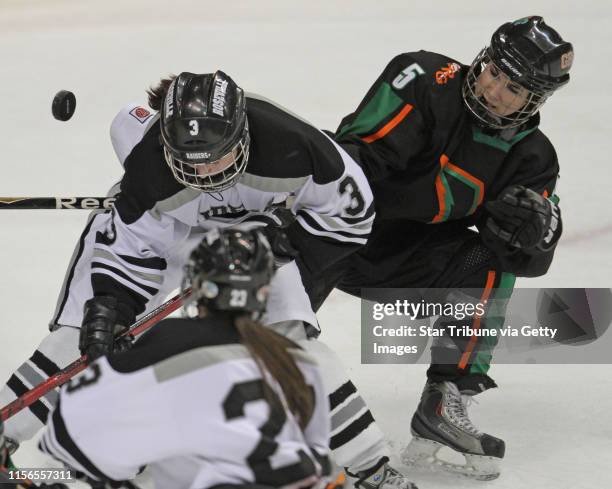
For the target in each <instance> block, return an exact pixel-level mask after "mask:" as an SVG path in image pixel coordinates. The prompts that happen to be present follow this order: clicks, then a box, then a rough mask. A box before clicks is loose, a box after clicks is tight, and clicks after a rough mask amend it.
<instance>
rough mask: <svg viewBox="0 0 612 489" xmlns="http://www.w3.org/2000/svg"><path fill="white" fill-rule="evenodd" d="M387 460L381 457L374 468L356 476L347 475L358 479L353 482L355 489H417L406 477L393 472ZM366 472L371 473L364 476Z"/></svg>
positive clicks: (395, 471)
mask: <svg viewBox="0 0 612 489" xmlns="http://www.w3.org/2000/svg"><path fill="white" fill-rule="evenodd" d="M388 460H389V459H388V458H387V457H383V458H382V459H381V460H380V461H379V462H378V463H377V464H376V466H374V468H372V469H370V470H369V471H366V473H363V472H360V473H358V474H351V472H349V471H348V470H347V473H348V474H349V475H351V476H353V477H359V480H358V481H357V482H355V487H356V488H357V489H418V488H417V486H416V485H415V484H414V483H412V482H410V481H409V480H408V479H407V478H406V476H404V475H403V474H402V473H400V472H398V471H397V470H395V469H394V468H393V467H391V466H390V465H389V464H388ZM367 472H371V473H370V474H369V475H366V474H367Z"/></svg>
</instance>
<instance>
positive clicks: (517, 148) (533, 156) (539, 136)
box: [511, 129, 559, 168]
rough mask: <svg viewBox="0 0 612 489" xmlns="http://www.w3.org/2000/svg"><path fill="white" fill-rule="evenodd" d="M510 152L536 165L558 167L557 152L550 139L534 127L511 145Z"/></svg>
mask: <svg viewBox="0 0 612 489" xmlns="http://www.w3.org/2000/svg"><path fill="white" fill-rule="evenodd" d="M511 153H512V154H513V155H514V156H518V157H521V158H523V159H527V160H529V161H530V165H532V166H537V167H540V168H542V167H544V168H545V167H551V168H553V167H554V168H558V166H559V164H558V160H557V152H556V151H555V147H554V146H553V144H552V143H551V141H550V139H548V137H547V136H546V135H545V134H544V133H543V132H542V131H541V130H540V129H535V130H534V131H533V132H531V133H530V134H528V135H527V136H526V137H524V138H523V139H521V140H520V141H519V142H518V143H517V144H515V145H514V146H513V147H512V150H511Z"/></svg>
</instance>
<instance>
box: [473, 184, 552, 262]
mask: <svg viewBox="0 0 612 489" xmlns="http://www.w3.org/2000/svg"><path fill="white" fill-rule="evenodd" d="M485 207H486V209H487V211H488V212H489V214H490V217H489V218H488V219H487V222H486V227H487V231H488V232H490V233H492V234H493V235H494V236H496V237H497V238H499V239H501V240H502V241H504V242H506V243H508V244H509V245H510V246H512V247H515V248H520V249H522V250H525V251H534V250H539V251H548V250H550V249H552V248H553V247H554V246H555V244H556V243H557V241H558V240H559V238H560V237H561V232H562V228H563V226H562V224H561V211H560V210H559V208H558V207H557V206H556V205H555V204H554V203H553V202H552V201H550V200H549V199H547V198H546V197H543V196H542V195H540V194H538V193H536V192H534V191H533V190H531V189H528V188H525V187H523V186H521V185H515V186H512V187H508V188H507V189H506V190H504V191H503V192H502V193H501V195H500V196H499V198H498V199H497V200H494V201H491V202H487V203H486V204H485Z"/></svg>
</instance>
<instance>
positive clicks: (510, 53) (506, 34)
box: [463, 16, 574, 129]
mask: <svg viewBox="0 0 612 489" xmlns="http://www.w3.org/2000/svg"><path fill="white" fill-rule="evenodd" d="M573 58H574V51H573V48H572V45H571V44H570V43H569V42H566V41H564V40H563V39H562V38H561V36H560V35H559V33H557V31H556V30H554V29H553V28H552V27H550V26H548V25H547V24H546V23H545V22H544V19H542V17H539V16H532V17H525V18H522V19H519V20H517V21H514V22H508V23H506V24H504V25H502V26H501V27H500V28H499V29H497V30H496V31H495V33H494V34H493V37H492V38H491V44H490V45H489V46H488V47H486V48H485V49H483V50H482V51H481V52H480V53H479V54H478V56H476V59H474V62H473V63H472V66H471V67H470V69H469V71H468V74H467V75H466V79H465V82H464V85H463V98H464V101H465V103H466V105H467V107H468V109H469V110H470V111H471V112H472V113H473V114H474V116H475V117H476V118H477V119H478V121H479V122H480V123H482V124H483V125H486V126H489V127H493V128H497V129H504V128H509V127H516V126H519V125H521V124H523V123H524V122H526V121H527V120H528V119H529V118H530V117H531V116H533V115H534V114H535V113H536V112H537V111H538V110H539V108H540V107H541V106H542V104H544V102H545V101H546V99H547V98H548V97H549V96H550V95H552V93H553V92H554V91H555V90H557V89H558V88H560V87H562V86H563V85H565V84H566V83H567V82H568V81H569V71H570V68H571V66H572V61H573ZM490 63H493V65H494V66H495V67H496V69H497V70H499V71H501V73H503V74H504V75H505V76H506V77H507V78H508V79H509V80H510V81H511V82H513V83H517V84H518V85H520V86H521V87H523V88H525V89H526V90H527V91H528V95H527V98H526V101H525V103H524V104H523V106H522V107H521V109H519V110H517V111H516V112H514V113H512V114H509V115H503V116H500V115H499V114H497V113H495V112H494V111H491V109H490V107H488V105H487V103H486V101H485V100H484V99H483V96H482V94H481V93H479V91H478V90H477V81H478V78H479V76H480V75H481V73H482V72H483V71H484V70H485V69H486V67H487V66H488V65H489V64H490Z"/></svg>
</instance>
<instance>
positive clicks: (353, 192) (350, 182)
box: [338, 176, 365, 216]
mask: <svg viewBox="0 0 612 489" xmlns="http://www.w3.org/2000/svg"><path fill="white" fill-rule="evenodd" d="M338 191H339V192H340V195H345V194H348V195H349V197H350V198H351V203H350V205H349V206H348V207H345V208H344V212H346V213H347V214H348V215H349V216H356V215H357V214H360V213H362V212H363V209H364V208H365V201H364V200H363V196H362V195H361V192H359V187H358V186H357V182H355V179H354V178H353V177H351V176H347V177H344V179H343V180H342V181H341V182H340V186H339V187H338Z"/></svg>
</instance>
